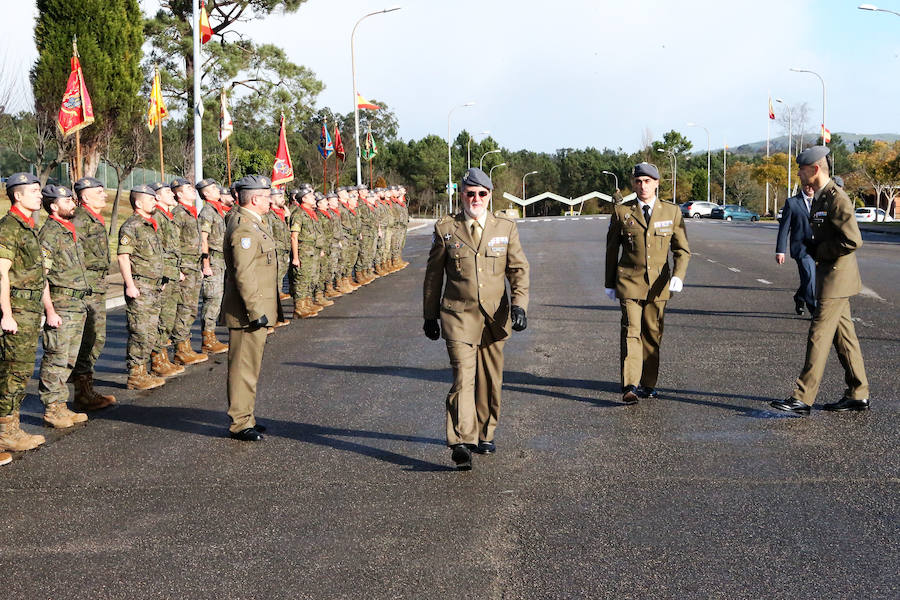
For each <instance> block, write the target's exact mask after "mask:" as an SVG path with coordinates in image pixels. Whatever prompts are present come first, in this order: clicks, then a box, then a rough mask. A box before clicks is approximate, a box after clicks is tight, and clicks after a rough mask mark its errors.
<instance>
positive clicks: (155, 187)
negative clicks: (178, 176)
mask: <svg viewBox="0 0 900 600" xmlns="http://www.w3.org/2000/svg"><path fill="white" fill-rule="evenodd" d="M147 185H148V186H149V187H150V188H152V189H153V191H154V192H158V191H159V190H161V189H163V188H167V187H169V184H168V183H166V182H164V181H152V182H150V183H148V184H147Z"/></svg>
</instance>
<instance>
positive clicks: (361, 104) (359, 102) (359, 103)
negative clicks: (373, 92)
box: [356, 94, 381, 110]
mask: <svg viewBox="0 0 900 600" xmlns="http://www.w3.org/2000/svg"><path fill="white" fill-rule="evenodd" d="M356 107H357V108H367V109H369V110H378V109H379V108H381V107H380V106H378V105H377V104H372V103H371V102H369V101H368V100H366V99H365V98H363V97H362V96H361V95H360V94H356Z"/></svg>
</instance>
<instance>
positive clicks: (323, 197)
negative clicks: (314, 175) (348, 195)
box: [316, 192, 325, 202]
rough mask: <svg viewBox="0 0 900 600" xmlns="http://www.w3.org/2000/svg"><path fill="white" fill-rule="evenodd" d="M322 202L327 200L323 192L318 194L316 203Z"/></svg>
mask: <svg viewBox="0 0 900 600" xmlns="http://www.w3.org/2000/svg"><path fill="white" fill-rule="evenodd" d="M322 200H325V194H323V193H322V192H316V202H321V201H322Z"/></svg>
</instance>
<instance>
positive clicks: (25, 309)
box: [0, 298, 43, 417]
mask: <svg viewBox="0 0 900 600" xmlns="http://www.w3.org/2000/svg"><path fill="white" fill-rule="evenodd" d="M10 304H11V305H12V307H11V308H12V316H13V318H14V319H15V320H16V323H17V324H18V326H19V329H18V331H17V332H16V333H4V332H3V331H2V330H0V417H6V416H9V415H11V414H12V413H14V412H15V411H17V410H19V407H20V406H21V405H22V399H23V398H25V386H26V385H28V379H29V378H31V374H32V373H33V372H34V359H35V357H36V356H37V347H38V337H39V336H40V329H41V315H42V314H43V307H42V306H41V304H40V300H21V299H18V298H11V299H10Z"/></svg>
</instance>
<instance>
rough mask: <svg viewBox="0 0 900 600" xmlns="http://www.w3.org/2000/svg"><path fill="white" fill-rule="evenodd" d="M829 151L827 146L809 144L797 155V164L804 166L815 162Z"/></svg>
mask: <svg viewBox="0 0 900 600" xmlns="http://www.w3.org/2000/svg"><path fill="white" fill-rule="evenodd" d="M830 152H831V150H829V149H828V146H810V147H809V148H807V149H806V150H804V151H803V152H801V153H800V154H798V155H797V166H799V167H805V166H808V165H812V164H815V163H816V162H817V161H820V160H822V159H823V158H825V157H826V156H828V154H829V153H830Z"/></svg>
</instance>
